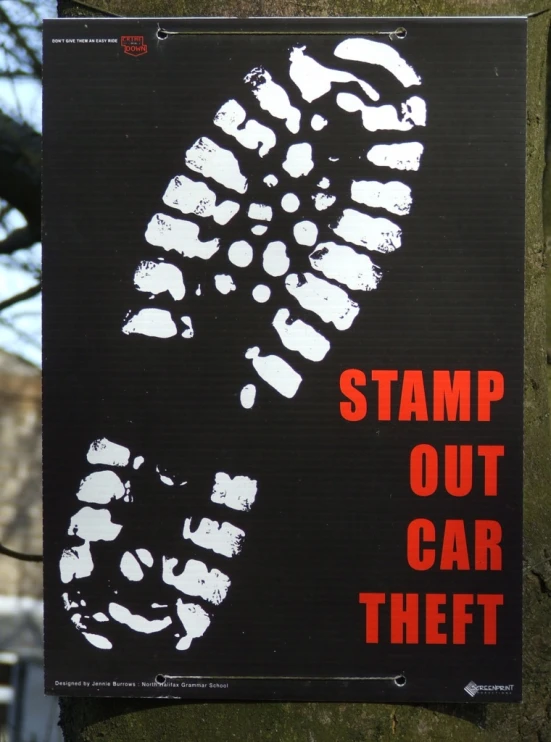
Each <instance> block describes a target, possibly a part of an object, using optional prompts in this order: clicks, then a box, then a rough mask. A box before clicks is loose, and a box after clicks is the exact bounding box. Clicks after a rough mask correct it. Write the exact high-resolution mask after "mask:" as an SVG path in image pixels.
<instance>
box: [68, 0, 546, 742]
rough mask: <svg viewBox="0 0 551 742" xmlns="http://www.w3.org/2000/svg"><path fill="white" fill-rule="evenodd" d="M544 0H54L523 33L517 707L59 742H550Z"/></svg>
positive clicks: (140, 708)
mask: <svg viewBox="0 0 551 742" xmlns="http://www.w3.org/2000/svg"><path fill="white" fill-rule="evenodd" d="M545 7H546V3H545V2H544V0H533V1H522V0H517V1H516V2H515V1H513V2H509V1H507V0H461V1H458V2H451V0H373V1H372V2H369V3H368V2H366V0H331V2H329V0H313V1H312V2H308V3H306V2H303V1H301V0H265V1H264V0H253V1H252V2H246V0H211V1H210V2H209V1H208V0H132V2H128V0H90V2H85V1H84V0H83V2H82V3H80V2H72V1H71V0H60V1H59V14H60V16H62V17H75V16H80V17H82V16H91V15H99V16H101V15H112V14H114V15H122V16H124V15H128V14H129V13H130V14H131V15H132V16H138V17H140V16H146V17H147V16H149V17H155V16H161V17H163V16H164V17H167V16H202V15H204V16H221V15H224V16H248V15H251V16H275V15H280V16H285V15H287V16H304V15H311V16H329V15H333V16H358V15H364V16H419V15H426V16H431V15H444V16H449V15H496V14H500V15H504V14H508V15H524V14H528V13H534V14H536V15H534V17H533V18H531V20H530V22H529V61H528V129H527V135H528V143H527V168H528V172H527V202H526V209H527V210H526V235H527V241H526V302H525V403H524V404H525V406H524V410H525V417H524V424H525V458H524V461H525V467H524V469H525V506H524V513H525V527H524V560H525V564H524V567H525V569H524V575H525V583H524V699H525V700H524V702H523V703H522V704H469V705H467V704H422V705H421V704H420V705H400V706H392V705H382V704H379V705H378V704H361V703H357V704H330V703H292V704H291V703H237V702H235V703H220V702H217V703H198V702H185V701H165V700H142V699H80V698H73V699H62V702H61V726H62V728H63V731H64V734H65V739H66V740H67V742H90V741H92V740H108V741H109V742H141V741H142V740H155V741H156V742H163V741H165V740H166V742H175V740H182V742H184V741H185V742H216V740H220V741H221V742H226V741H227V740H230V739H235V740H239V741H240V742H246V741H247V740H267V741H268V740H273V741H274V742H276V741H277V742H303V741H304V742H345V741H347V740H349V741H350V742H353V741H354V742H360V741H361V740H366V741H367V740H396V742H400V740H404V742H416V740H435V741H436V740H438V741H440V740H442V741H443V742H444V741H445V740H453V741H454V742H461V741H462V740H465V741H467V740H468V742H476V741H478V740H485V741H486V740H487V741H488V742H489V741H490V740H500V741H501V740H503V741H504V742H505V741H506V742H514V741H515V740H519V741H520V740H522V742H532V740H533V741H534V742H551V721H550V717H551V702H550V698H551V693H550V690H551V688H550V686H551V682H550V681H551V673H550V671H551V630H550V629H551V497H549V495H548V491H547V490H548V483H549V482H550V481H551V463H550V451H551V448H550V440H549V432H550V430H549V413H548V398H547V377H546V353H545V309H544V308H545V250H544V234H543V219H542V181H543V170H544V143H545V121H546V116H545V109H544V101H545V94H546V49H547V35H548V23H549V17H550V15H551V14H550V13H546V12H544V13H541V14H539V15H538V12H539V11H542V10H545Z"/></svg>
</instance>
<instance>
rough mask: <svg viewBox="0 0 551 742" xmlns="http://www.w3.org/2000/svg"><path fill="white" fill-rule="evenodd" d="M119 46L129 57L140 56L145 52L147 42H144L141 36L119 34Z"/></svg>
mask: <svg viewBox="0 0 551 742" xmlns="http://www.w3.org/2000/svg"><path fill="white" fill-rule="evenodd" d="M121 46H122V48H123V49H124V53H125V54H130V56H131V57H141V56H142V54H147V44H145V43H144V40H143V36H121Z"/></svg>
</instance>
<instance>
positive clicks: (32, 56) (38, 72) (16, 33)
mask: <svg viewBox="0 0 551 742" xmlns="http://www.w3.org/2000/svg"><path fill="white" fill-rule="evenodd" d="M0 21H2V22H3V23H5V24H6V26H7V28H8V31H9V32H10V34H11V35H12V37H13V39H14V41H15V43H16V44H17V45H18V46H19V47H20V48H21V49H23V51H24V52H25V53H26V54H27V57H28V62H29V66H30V67H31V69H32V70H33V72H34V74H35V76H36V77H38V78H39V79H41V78H42V62H41V61H40V58H39V56H38V54H37V52H36V50H35V49H33V48H32V47H31V46H30V45H29V43H28V42H27V39H26V38H25V36H24V35H23V34H22V33H21V31H20V29H19V26H18V24H17V23H15V22H14V21H12V19H11V18H10V16H9V15H8V14H7V13H6V11H5V10H4V9H3V8H2V7H1V6H0Z"/></svg>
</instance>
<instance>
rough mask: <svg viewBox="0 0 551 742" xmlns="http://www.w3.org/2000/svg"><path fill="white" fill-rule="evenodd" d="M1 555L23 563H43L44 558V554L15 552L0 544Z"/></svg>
mask: <svg viewBox="0 0 551 742" xmlns="http://www.w3.org/2000/svg"><path fill="white" fill-rule="evenodd" d="M0 554H4V556H8V557H11V558H12V559H19V561H21V562H42V561H43V559H44V557H43V556H42V554H23V553H22V552H20V551H13V549H8V548H7V547H6V546H2V544H0Z"/></svg>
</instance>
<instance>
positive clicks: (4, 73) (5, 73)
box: [0, 70, 35, 80]
mask: <svg viewBox="0 0 551 742" xmlns="http://www.w3.org/2000/svg"><path fill="white" fill-rule="evenodd" d="M34 76H35V75H34V72H29V70H0V78H2V79H4V80H6V79H7V80H18V79H21V78H22V77H34Z"/></svg>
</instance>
